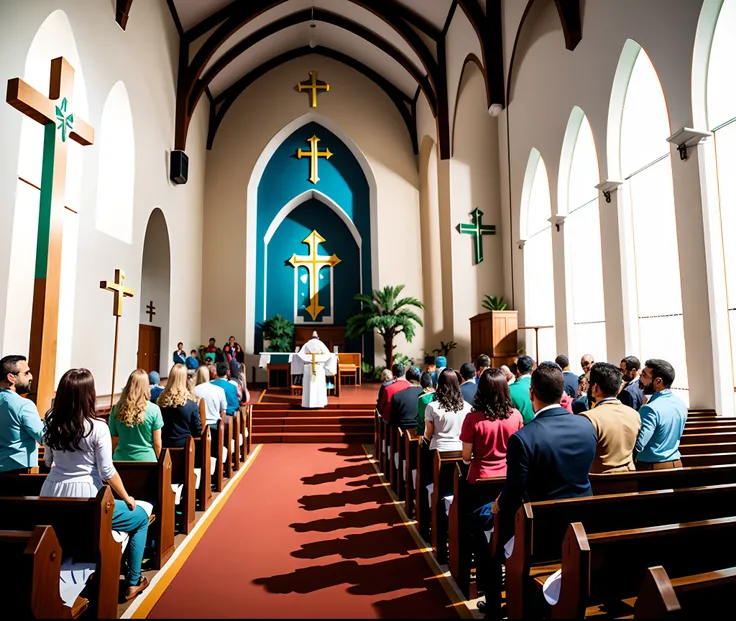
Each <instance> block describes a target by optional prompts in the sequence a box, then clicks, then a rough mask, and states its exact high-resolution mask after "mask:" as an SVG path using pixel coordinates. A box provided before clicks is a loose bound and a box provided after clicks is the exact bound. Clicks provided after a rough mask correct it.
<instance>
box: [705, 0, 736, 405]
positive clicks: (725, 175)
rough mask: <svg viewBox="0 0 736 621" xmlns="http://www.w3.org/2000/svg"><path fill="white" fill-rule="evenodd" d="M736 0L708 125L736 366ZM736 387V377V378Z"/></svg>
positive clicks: (718, 45)
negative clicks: (710, 133) (712, 152)
mask: <svg viewBox="0 0 736 621" xmlns="http://www.w3.org/2000/svg"><path fill="white" fill-rule="evenodd" d="M734 32H736V1H735V0H726V1H725V2H724V3H723V6H722V7H721V12H720V14H719V16H718V22H717V24H716V29H715V33H714V35H713V45H712V47H711V53H710V59H709V62H708V90H707V97H708V99H707V105H708V126H709V129H710V130H711V131H713V136H714V138H713V140H714V143H715V149H716V162H717V170H718V195H719V200H720V211H721V231H722V235H723V257H724V260H725V265H726V292H727V300H728V301H727V304H728V320H729V321H728V322H729V327H730V331H731V357H732V359H733V363H734V364H733V367H734V368H736V177H734V170H736V82H735V81H734V75H735V74H736V38H734V36H733V33H734ZM734 390H735V391H736V379H734Z"/></svg>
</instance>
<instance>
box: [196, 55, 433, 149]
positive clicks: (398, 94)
mask: <svg viewBox="0 0 736 621" xmlns="http://www.w3.org/2000/svg"><path fill="white" fill-rule="evenodd" d="M309 54H319V55H321V56H326V57H328V58H332V59H333V60H336V61H338V62H341V63H343V64H345V65H348V66H349V67H352V68H353V69H355V70H356V71H358V72H359V73H361V74H363V75H364V76H365V77H366V78H368V79H369V80H371V81H372V82H374V83H375V84H376V85H377V86H378V87H379V88H381V89H382V90H383V91H384V92H385V93H386V95H387V96H388V97H389V99H391V101H392V102H393V103H394V105H395V106H396V108H397V110H398V111H399V114H401V118H402V119H403V121H404V124H405V125H406V128H407V130H408V132H409V137H410V138H411V143H412V148H413V149H414V153H415V154H416V153H418V143H417V129H416V118H415V117H414V115H413V114H412V112H411V111H410V110H411V109H413V107H414V106H413V105H412V98H410V97H408V96H407V95H406V94H405V93H403V92H402V91H401V90H399V89H398V88H397V87H396V86H395V85H394V84H392V83H391V82H389V81H388V80H387V79H386V78H384V77H383V76H382V75H381V74H380V73H378V72H377V71H374V70H373V69H371V68H370V67H368V66H366V65H364V64H363V63H361V62H359V61H357V60H355V59H354V58H353V57H352V56H348V55H347V54H343V53H342V52H338V51H337V50H333V49H331V48H328V47H324V46H320V45H318V46H316V47H315V48H314V49H312V48H310V47H308V46H303V47H299V48H296V49H293V50H289V51H288V52H285V53H283V54H279V55H278V56H275V57H274V58H272V59H270V60H268V61H267V62H265V63H263V64H262V65H260V66H259V67H257V68H256V69H254V70H253V71H251V72H250V73H248V74H246V75H244V76H243V77H242V78H240V79H239V80H238V81H237V82H235V83H234V84H233V85H232V86H230V87H228V88H227V89H226V90H225V91H223V92H222V93H220V94H219V95H218V96H217V97H215V98H214V100H213V102H212V104H211V108H210V123H209V135H208V136H207V148H208V149H212V146H213V144H214V141H215V136H216V135H217V130H218V129H219V127H220V125H221V124H222V121H223V119H224V118H225V116H226V115H227V113H228V111H229V109H230V108H231V107H232V105H233V104H234V103H235V101H236V100H237V99H238V97H240V95H241V94H242V93H243V92H244V91H245V89H247V88H248V87H249V86H250V85H251V84H253V82H255V81H256V80H257V79H258V78H260V77H261V76H263V75H265V74H266V73H268V72H269V71H271V70H272V69H275V68H276V67H278V66H279V65H281V64H283V63H285V62H288V61H290V60H293V59H295V58H301V57H302V56H307V55H309Z"/></svg>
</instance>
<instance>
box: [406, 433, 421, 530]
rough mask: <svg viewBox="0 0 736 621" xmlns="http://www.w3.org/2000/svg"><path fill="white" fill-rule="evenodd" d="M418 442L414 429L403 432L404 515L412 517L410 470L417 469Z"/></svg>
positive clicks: (411, 480) (412, 478)
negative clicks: (404, 458) (404, 457)
mask: <svg viewBox="0 0 736 621" xmlns="http://www.w3.org/2000/svg"><path fill="white" fill-rule="evenodd" d="M418 444H419V436H418V435H417V432H416V429H407V430H406V431H405V432H404V455H406V460H405V463H404V487H405V491H404V500H405V501H406V505H405V508H406V515H407V516H408V517H410V518H411V517H414V499H415V496H416V490H415V489H414V477H413V475H412V471H413V470H416V469H417V454H418V452H417V451H418V448H417V445H418Z"/></svg>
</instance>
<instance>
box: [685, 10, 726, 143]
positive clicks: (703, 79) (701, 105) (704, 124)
mask: <svg viewBox="0 0 736 621" xmlns="http://www.w3.org/2000/svg"><path fill="white" fill-rule="evenodd" d="M724 4H730V5H731V6H730V7H729V9H727V11H728V12H729V13H730V12H731V11H733V10H734V9H733V3H732V2H731V3H727V2H724V0H705V1H704V2H703V6H702V8H701V9H700V18H699V19H698V28H697V30H696V31H695V47H694V49H693V68H692V89H691V90H692V106H693V124H694V126H695V127H697V128H702V129H706V128H707V129H712V128H713V127H715V126H716V125H717V124H718V123H719V121H717V120H716V119H715V118H713V119H711V116H715V117H717V116H718V115H717V114H715V115H711V114H709V109H708V108H709V104H710V103H711V102H710V99H711V96H710V92H709V91H710V88H711V80H710V77H711V76H710V72H711V65H710V61H711V56H712V55H714V54H715V55H716V56H719V55H721V53H720V50H719V49H716V50H714V49H713V46H714V39H715V37H716V28H719V24H720V28H722V29H723V31H726V30H727V26H726V22H727V21H729V18H728V16H726V18H725V19H724V20H723V21H721V19H720V16H721V11H722V10H723V7H724ZM720 28H719V29H720ZM723 34H724V35H726V33H725V32H724V33H723ZM732 38H733V34H732V33H731V36H730V37H729V36H728V35H726V36H723V37H722V41H721V42H720V43H719V44H716V47H720V46H723V51H724V52H726V53H725V54H723V57H724V58H725V57H727V56H728V52H727V51H726V50H728V46H729V43H731V41H730V40H729V39H732ZM724 64H725V63H724ZM713 77H714V78H715V76H713ZM732 81H733V79H732V78H731V79H729V80H728V82H732ZM719 86H720V85H719Z"/></svg>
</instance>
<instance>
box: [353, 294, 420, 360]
mask: <svg viewBox="0 0 736 621" xmlns="http://www.w3.org/2000/svg"><path fill="white" fill-rule="evenodd" d="M403 289H404V285H397V286H395V287H392V286H388V287H384V288H383V289H374V290H373V294H372V295H365V294H363V293H359V294H358V295H356V296H355V299H356V300H358V301H359V302H360V313H358V314H357V315H353V316H352V317H350V319H348V323H347V326H346V329H345V337H346V338H348V339H349V340H358V339H359V338H360V337H361V336H363V335H364V334H367V333H369V332H373V331H374V330H375V331H376V332H378V333H379V334H380V335H381V337H382V338H383V351H384V356H385V359H386V366H387V367H390V366H391V365H392V364H393V357H394V349H396V345H394V339H395V338H396V337H397V336H398V335H399V334H403V335H404V337H405V338H406V341H407V342H408V343H411V341H412V339H413V338H414V332H415V331H416V326H417V325H419V326H424V324H423V323H422V320H421V319H420V318H419V316H418V315H417V314H416V313H415V312H414V311H413V310H412V308H411V307H414V308H424V304H422V303H421V302H420V301H419V300H417V299H416V298H412V297H406V298H399V295H400V294H401V292H402V291H403Z"/></svg>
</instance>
